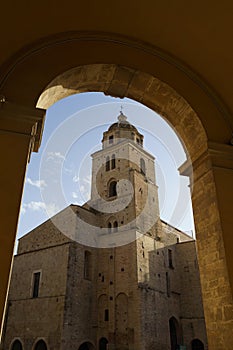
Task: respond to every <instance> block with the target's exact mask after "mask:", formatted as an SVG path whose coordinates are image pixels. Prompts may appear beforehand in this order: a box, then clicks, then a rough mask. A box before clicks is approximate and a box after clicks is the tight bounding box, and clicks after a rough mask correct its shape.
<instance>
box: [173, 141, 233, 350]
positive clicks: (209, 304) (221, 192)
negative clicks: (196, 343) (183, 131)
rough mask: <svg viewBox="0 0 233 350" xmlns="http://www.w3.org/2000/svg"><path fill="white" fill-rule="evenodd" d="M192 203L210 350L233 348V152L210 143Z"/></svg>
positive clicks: (193, 167) (187, 169) (197, 167)
mask: <svg viewBox="0 0 233 350" xmlns="http://www.w3.org/2000/svg"><path fill="white" fill-rule="evenodd" d="M180 172H181V174H182V175H188V176H190V177H191V176H192V173H193V178H192V180H193V193H192V202H193V210H194V219H195V227H196V238H197V246H198V256H199V266H200V278H201V285H202V295H203V304H204V311H205V318H206V327H207V336H208V343H209V349H210V350H219V349H229V350H230V349H232V348H233V334H232V329H233V300H232V287H233V256H232V250H233V212H232V208H233V206H232V198H233V147H232V146H231V145H225V144H216V143H213V142H209V143H208V149H207V150H206V151H205V152H204V153H202V155H201V156H200V157H199V158H198V159H196V160H195V161H194V162H193V164H191V162H190V161H188V162H186V164H185V165H183V166H182V167H181V168H180Z"/></svg>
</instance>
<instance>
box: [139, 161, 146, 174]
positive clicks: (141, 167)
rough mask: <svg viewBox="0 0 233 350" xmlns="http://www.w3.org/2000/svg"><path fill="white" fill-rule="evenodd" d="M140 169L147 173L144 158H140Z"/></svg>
mask: <svg viewBox="0 0 233 350" xmlns="http://www.w3.org/2000/svg"><path fill="white" fill-rule="evenodd" d="M140 171H141V173H142V174H144V175H145V174H146V164H145V160H144V159H143V158H141V159H140Z"/></svg>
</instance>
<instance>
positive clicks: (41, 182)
mask: <svg viewBox="0 0 233 350" xmlns="http://www.w3.org/2000/svg"><path fill="white" fill-rule="evenodd" d="M26 183H27V184H29V185H31V186H35V187H37V188H44V187H46V186H47V184H46V182H45V180H32V179H30V177H28V178H26Z"/></svg>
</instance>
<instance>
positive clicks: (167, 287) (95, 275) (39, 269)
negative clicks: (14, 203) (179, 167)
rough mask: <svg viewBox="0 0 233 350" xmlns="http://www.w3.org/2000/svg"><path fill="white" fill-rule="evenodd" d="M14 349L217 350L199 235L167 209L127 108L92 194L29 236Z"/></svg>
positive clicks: (14, 294) (7, 343)
mask: <svg viewBox="0 0 233 350" xmlns="http://www.w3.org/2000/svg"><path fill="white" fill-rule="evenodd" d="M2 349H4V350H8V349H11V350H31V349H32V350H46V349H48V350H94V349H96V350H107V349H108V350H113V349H114V350H151V349H153V350H178V349H180V350H181V349H183V350H185V349H186V350H207V339H206V331H205V320H204V314H203V306H202V297H201V287H200V280H199V270H198V263H197V256H196V245H195V241H194V240H193V239H192V238H191V237H189V236H188V235H186V234H185V233H184V232H181V231H179V230H178V229H176V228H174V227H172V226H171V225H169V224H167V223H165V222H163V221H162V220H161V219H160V214H159V201H158V187H157V185H156V176H155V160H154V157H153V156H152V155H151V154H150V153H148V152H147V151H145V150H144V148H143V135H141V134H140V133H139V131H138V130H137V129H136V128H135V127H134V126H133V125H132V124H130V123H129V122H128V121H127V118H126V117H125V116H124V115H123V113H122V112H121V114H120V115H119V117H118V121H117V122H116V123H114V124H112V125H111V126H110V127H109V129H108V130H107V131H106V132H104V134H103V139H102V149H101V150H100V151H97V152H95V153H94V154H93V155H92V186H91V198H90V200H89V201H88V202H87V203H85V204H84V205H83V206H78V205H70V206H69V207H67V208H66V209H64V210H63V211H61V212H60V213H58V214H57V215H56V216H55V217H53V218H52V219H50V220H48V221H46V222H45V223H43V224H42V225H40V226H38V227H37V228H35V229H34V230H32V231H31V232H29V233H28V234H27V235H25V236H24V237H22V238H21V239H20V240H19V246H18V252H17V255H16V256H15V258H14V265H13V271H12V280H11V285H10V292H9V299H8V306H7V314H6V320H5V325H4V337H3V343H2Z"/></svg>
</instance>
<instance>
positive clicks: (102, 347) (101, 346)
mask: <svg viewBox="0 0 233 350" xmlns="http://www.w3.org/2000/svg"><path fill="white" fill-rule="evenodd" d="M107 344H108V340H107V339H106V338H100V340H99V350H107Z"/></svg>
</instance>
